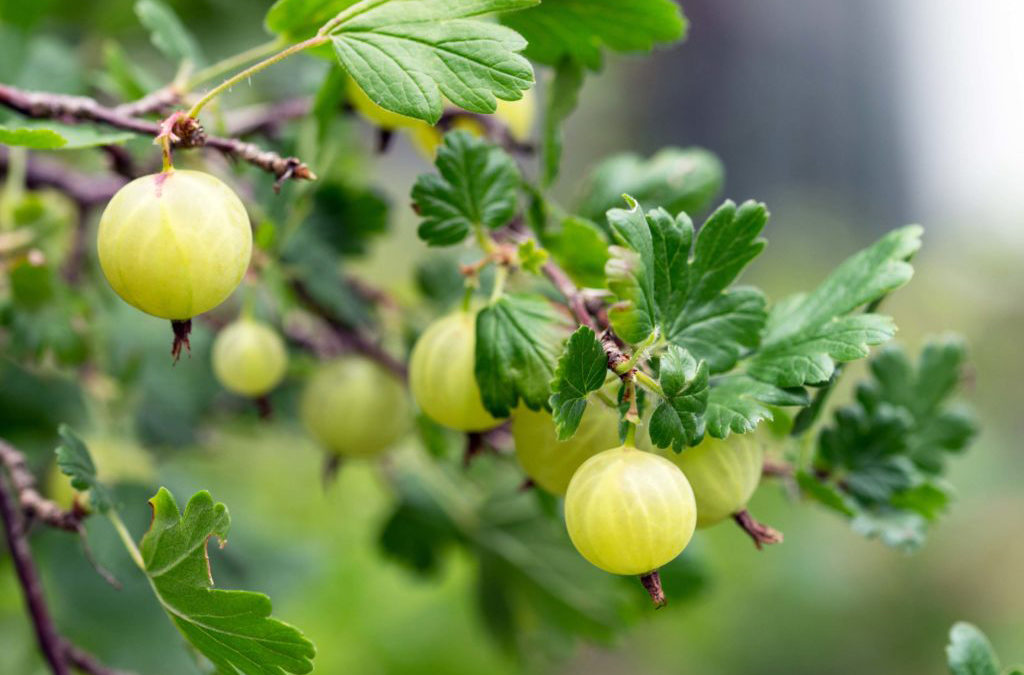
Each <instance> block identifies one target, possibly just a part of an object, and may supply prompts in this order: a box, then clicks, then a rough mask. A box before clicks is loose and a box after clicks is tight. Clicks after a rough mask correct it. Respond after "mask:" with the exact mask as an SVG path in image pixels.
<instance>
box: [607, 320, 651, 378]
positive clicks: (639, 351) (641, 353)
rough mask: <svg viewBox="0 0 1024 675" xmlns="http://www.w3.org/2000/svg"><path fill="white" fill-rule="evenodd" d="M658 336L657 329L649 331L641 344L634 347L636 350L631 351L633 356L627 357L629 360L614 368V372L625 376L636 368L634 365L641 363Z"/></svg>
mask: <svg viewBox="0 0 1024 675" xmlns="http://www.w3.org/2000/svg"><path fill="white" fill-rule="evenodd" d="M660 336H661V333H660V332H659V331H658V329H657V328H655V329H654V330H653V331H651V334H650V335H648V336H647V338H646V339H645V340H644V341H643V342H641V343H640V344H638V345H637V346H636V348H635V349H634V350H633V354H632V355H631V356H630V357H629V359H627V360H626V361H623V362H622V363H620V364H619V365H617V366H615V372H617V373H618V374H619V375H625V374H626V373H628V372H629V371H631V370H633V369H634V368H636V364H638V363H640V361H642V360H643V359H644V358H645V357H646V356H647V350H648V349H650V348H651V347H652V346H654V344H655V343H656V342H657V341H658V338H659V337H660Z"/></svg>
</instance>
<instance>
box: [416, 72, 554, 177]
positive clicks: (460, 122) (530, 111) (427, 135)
mask: <svg viewBox="0 0 1024 675" xmlns="http://www.w3.org/2000/svg"><path fill="white" fill-rule="evenodd" d="M493 114H494V117H495V118H496V119H497V120H498V121H499V122H501V123H502V124H503V125H504V126H505V128H506V129H508V131H509V134H510V135H511V136H512V138H513V139H514V140H516V141H520V142H525V141H527V140H529V138H530V134H531V132H532V131H533V121H534V118H535V117H536V114H537V106H536V102H535V99H534V95H533V90H532V89H528V90H526V91H525V92H523V97H522V98H520V99H519V100H517V101H503V100H501V99H498V107H497V109H495V111H494V113H493ZM406 119H408V118H406ZM405 126H407V127H409V129H408V131H409V138H410V140H411V141H412V144H413V146H415V148H416V149H417V150H419V152H420V154H422V155H423V156H424V157H426V158H427V159H429V160H431V161H433V159H434V156H435V155H437V148H438V147H439V146H440V145H441V138H442V135H443V132H442V130H441V129H439V128H438V127H434V126H431V125H429V124H427V123H426V122H416V121H413V123H412V124H407V125H405ZM455 129H463V130H465V131H468V132H470V133H471V134H473V135H475V136H484V135H485V134H486V133H487V129H486V127H485V126H484V124H483V123H482V122H481V121H480V120H478V119H476V118H474V117H471V116H468V115H467V116H456V117H455V119H453V120H452V124H451V126H450V127H449V130H455Z"/></svg>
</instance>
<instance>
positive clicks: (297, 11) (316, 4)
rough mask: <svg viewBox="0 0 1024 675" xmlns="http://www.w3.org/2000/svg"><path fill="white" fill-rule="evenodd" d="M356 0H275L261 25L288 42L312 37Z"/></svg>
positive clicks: (356, 0)
mask: <svg viewBox="0 0 1024 675" xmlns="http://www.w3.org/2000/svg"><path fill="white" fill-rule="evenodd" d="M356 2H358V0H277V2H275V3H274V4H273V5H271V7H270V9H269V10H267V15H266V17H264V19H263V25H264V26H266V28H267V30H268V31H270V32H271V33H276V34H278V35H280V36H281V37H283V38H286V39H287V40H288V41H289V42H298V41H300V40H304V39H306V38H308V37H312V36H313V34H315V33H316V31H317V29H319V28H320V26H322V25H324V24H325V23H327V21H329V20H330V19H332V18H334V16H335V15H337V14H338V13H339V12H341V11H342V10H344V9H348V8H349V7H350V6H351V5H354V4H356Z"/></svg>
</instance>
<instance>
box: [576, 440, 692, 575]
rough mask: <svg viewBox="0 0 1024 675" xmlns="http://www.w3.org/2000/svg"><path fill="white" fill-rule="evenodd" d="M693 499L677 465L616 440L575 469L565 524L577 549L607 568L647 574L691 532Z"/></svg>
mask: <svg viewBox="0 0 1024 675" xmlns="http://www.w3.org/2000/svg"><path fill="white" fill-rule="evenodd" d="M696 524H697V505H696V503H695V502H694V498H693V490H692V489H690V483H689V482H688V481H687V480H686V476H684V475H683V472H682V471H680V470H679V468H678V467H677V466H676V465H675V464H673V463H672V462H670V461H668V460H667V459H665V458H664V457H661V456H660V455H655V454H653V453H650V452H645V451H643V450H638V449H636V448H632V447H628V446H620V447H617V448H612V449H611V450H605V451H604V452H602V453H600V454H597V455H594V456H593V457H591V458H590V459H588V460H587V461H586V462H584V463H583V465H582V466H581V467H580V468H579V469H578V470H577V471H576V474H575V475H574V476H573V477H572V480H571V481H570V482H569V490H568V491H567V492H566V495H565V525H566V527H567V528H568V530H569V538H570V539H571V540H572V543H573V545H574V546H575V547H576V550H577V551H579V552H580V554H581V555H582V556H583V557H584V558H586V559H587V560H588V561H590V562H591V563H592V564H593V565H596V566H597V567H600V568H601V569H603V570H605V571H606V572H611V573H612V574H647V573H648V572H652V571H654V570H656V569H657V568H659V567H661V566H662V565H664V564H666V563H667V562H669V561H671V560H672V559H673V558H675V557H676V556H677V555H679V554H680V553H681V552H682V551H683V549H684V548H686V545H687V544H689V543H690V539H691V538H692V537H693V531H694V528H695V527H696Z"/></svg>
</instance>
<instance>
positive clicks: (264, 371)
mask: <svg viewBox="0 0 1024 675" xmlns="http://www.w3.org/2000/svg"><path fill="white" fill-rule="evenodd" d="M212 360H213V374H214V375H215V376H216V377H217V381H218V382H220V383H221V386H223V387H224V388H225V389H227V390H228V391H230V392H234V393H235V394H239V395H241V396H263V395H264V394H266V393H267V392H269V391H270V390H271V389H273V388H274V387H276V386H277V385H279V384H280V383H281V380H282V379H284V374H285V371H286V370H287V368H288V351H287V350H286V349H285V346H284V340H282V339H281V336H280V335H279V334H278V332H277V331H276V330H274V329H273V328H271V327H270V326H269V325H267V324H265V323H263V322H262V321H256V320H254V319H244V318H243V319H239V320H238V321H234V322H232V323H230V324H228V325H227V326H225V327H224V328H222V329H221V331H220V332H219V333H217V339H216V340H214V341H213V350H212Z"/></svg>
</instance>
